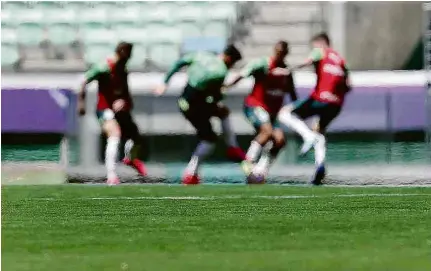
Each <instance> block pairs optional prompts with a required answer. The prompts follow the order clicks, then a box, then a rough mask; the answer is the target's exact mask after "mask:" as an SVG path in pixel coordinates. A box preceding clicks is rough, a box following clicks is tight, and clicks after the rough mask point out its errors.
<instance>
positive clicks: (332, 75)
mask: <svg viewBox="0 0 431 271" xmlns="http://www.w3.org/2000/svg"><path fill="white" fill-rule="evenodd" d="M311 42H312V46H313V50H312V52H311V54H310V56H309V57H308V58H307V59H306V60H305V61H304V63H302V64H301V65H299V66H297V67H294V68H292V69H290V71H294V70H297V69H300V68H303V67H306V66H310V65H314V67H315V71H316V75H317V83H316V87H315V88H314V91H313V92H312V94H311V95H310V96H309V97H308V98H307V99H305V100H303V101H300V102H298V103H295V104H294V105H293V108H292V107H291V106H285V107H283V109H282V110H280V113H279V116H278V120H279V121H280V122H281V123H283V124H284V125H286V126H287V127H289V128H291V129H293V130H294V131H296V132H297V133H299V134H300V135H301V136H302V138H303V139H304V145H303V147H302V150H301V153H302V154H305V153H306V152H308V150H310V149H311V148H312V147H314V149H315V161H316V166H317V170H316V173H315V175H314V178H313V181H312V183H313V184H316V185H319V184H321V182H322V180H323V179H324V177H325V174H326V171H325V165H324V162H325V156H326V146H325V145H326V140H325V136H324V134H325V132H326V129H327V127H328V125H329V124H330V123H331V122H332V120H334V119H335V118H336V117H337V116H338V114H339V113H340V111H341V108H342V106H343V103H344V97H345V95H346V94H347V93H348V92H349V91H350V84H349V72H348V70H347V68H346V62H345V60H344V58H343V57H341V56H340V55H339V54H338V53H337V52H336V51H335V50H333V49H332V48H331V47H330V40H329V37H328V35H327V34H326V33H321V34H318V35H316V36H315V37H313V39H312V40H311ZM311 116H318V117H319V121H318V122H317V125H316V127H314V132H313V131H311V130H310V129H309V128H308V126H307V125H306V124H305V123H304V122H303V121H302V120H304V119H306V118H308V117H311Z"/></svg>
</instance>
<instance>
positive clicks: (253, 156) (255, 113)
mask: <svg viewBox="0 0 431 271" xmlns="http://www.w3.org/2000/svg"><path fill="white" fill-rule="evenodd" d="M244 114H245V116H246V118H247V119H248V121H249V122H250V123H251V124H252V125H253V127H254V128H255V130H256V131H257V134H256V136H255V138H254V139H253V140H252V141H251V143H250V147H249V148H248V150H247V153H246V159H245V161H244V162H243V163H242V165H241V166H242V169H243V170H244V172H245V174H246V175H249V174H250V172H251V170H252V168H253V166H254V164H255V163H256V162H257V160H258V159H259V157H260V155H261V153H262V150H263V148H264V147H268V148H271V146H267V145H268V144H272V141H271V139H272V132H273V127H272V124H271V118H270V115H269V113H268V112H267V111H266V110H265V109H263V108H262V107H258V106H256V107H252V106H245V107H244Z"/></svg>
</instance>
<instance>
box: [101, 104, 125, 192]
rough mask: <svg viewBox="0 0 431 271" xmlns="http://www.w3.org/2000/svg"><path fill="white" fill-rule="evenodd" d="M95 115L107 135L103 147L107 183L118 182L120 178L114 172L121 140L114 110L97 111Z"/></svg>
mask: <svg viewBox="0 0 431 271" xmlns="http://www.w3.org/2000/svg"><path fill="white" fill-rule="evenodd" d="M97 117H98V119H99V122H100V123H101V126H102V131H103V132H104V133H105V135H106V137H107V143H106V148H105V166H106V171H107V183H108V184H109V185H115V184H119V183H120V180H119V178H118V176H117V173H116V163H117V158H118V146H119V145H120V140H121V129H120V126H119V125H118V122H117V121H116V120H115V115H114V112H113V111H112V110H110V109H106V110H103V111H98V112H97Z"/></svg>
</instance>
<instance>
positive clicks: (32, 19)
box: [12, 9, 44, 24]
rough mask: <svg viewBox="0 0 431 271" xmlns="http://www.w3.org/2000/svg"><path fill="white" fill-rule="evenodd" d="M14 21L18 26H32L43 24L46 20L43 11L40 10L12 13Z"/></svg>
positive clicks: (24, 10)
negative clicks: (27, 24)
mask: <svg viewBox="0 0 431 271" xmlns="http://www.w3.org/2000/svg"><path fill="white" fill-rule="evenodd" d="M12 15H13V18H12V19H13V20H15V22H16V24H23V23H31V24H42V23H43V20H44V16H43V12H42V10H38V9H22V10H15V11H13V13H12Z"/></svg>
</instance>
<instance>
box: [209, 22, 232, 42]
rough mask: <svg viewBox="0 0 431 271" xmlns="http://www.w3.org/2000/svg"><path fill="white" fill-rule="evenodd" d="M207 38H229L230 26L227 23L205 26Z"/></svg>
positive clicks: (211, 23) (212, 23)
mask: <svg viewBox="0 0 431 271" xmlns="http://www.w3.org/2000/svg"><path fill="white" fill-rule="evenodd" d="M204 35H205V36H206V37H219V38H229V31H228V24H227V23H225V22H209V23H208V24H206V25H205V26H204Z"/></svg>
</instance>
